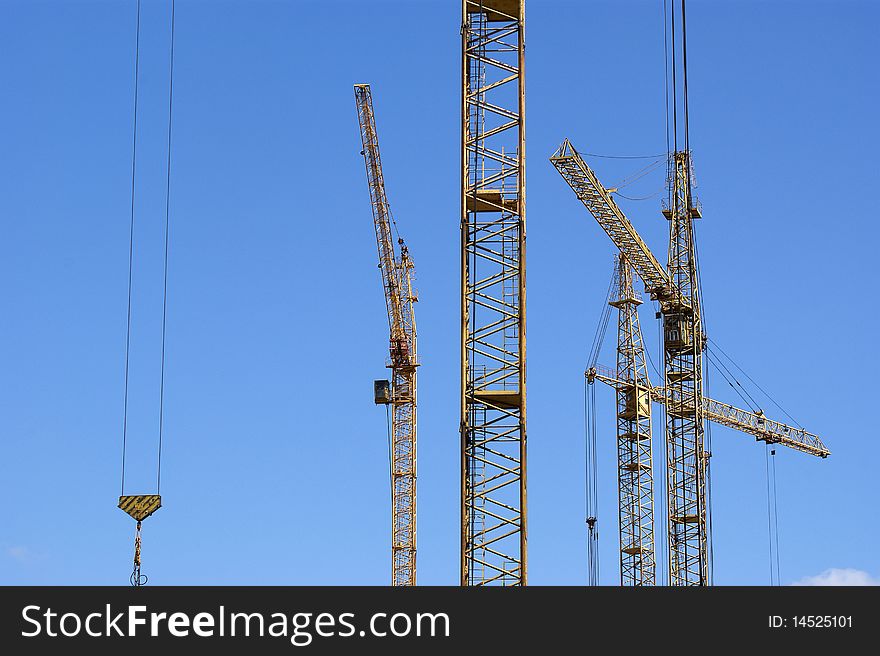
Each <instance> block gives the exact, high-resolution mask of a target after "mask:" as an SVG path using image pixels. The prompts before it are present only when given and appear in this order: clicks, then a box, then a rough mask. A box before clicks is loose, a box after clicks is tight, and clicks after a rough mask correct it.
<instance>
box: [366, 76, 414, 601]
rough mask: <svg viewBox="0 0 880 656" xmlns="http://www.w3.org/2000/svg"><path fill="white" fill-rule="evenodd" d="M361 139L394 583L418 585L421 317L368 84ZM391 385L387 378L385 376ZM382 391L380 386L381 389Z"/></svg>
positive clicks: (378, 397) (392, 577) (378, 398)
mask: <svg viewBox="0 0 880 656" xmlns="http://www.w3.org/2000/svg"><path fill="white" fill-rule="evenodd" d="M354 94H355V101H356V104H357V111H358V122H359V124H360V132H361V143H362V145H363V153H362V154H363V156H364V163H365V165H366V171H367V184H368V186H369V190H370V204H371V206H372V210H373V224H374V227H375V231H376V244H377V246H378V250H379V269H380V271H381V273H382V287H383V290H384V292H385V307H386V310H387V313H388V327H389V334H390V336H389V345H388V351H389V359H388V367H389V368H390V369H391V388H390V390H385V392H387V393H383V394H381V395H379V394H378V393H377V399H376V400H377V403H383V404H386V405H390V407H391V436H390V440H391V561H392V563H391V582H392V584H393V585H415V584H416V367H418V358H417V352H416V322H415V312H414V309H413V304H414V303H415V302H416V300H417V298H416V295H415V293H414V291H413V287H412V278H413V273H414V266H413V262H412V259H411V258H410V256H409V251H408V250H407V247H406V246H405V245H404V243H403V240H402V239H398V243H399V246H400V254H399V255H398V254H397V252H396V250H395V246H394V239H393V229H392V222H393V219H392V215H391V209H390V207H389V205H388V199H387V198H386V196H385V179H384V176H383V173H382V161H381V158H380V156H379V140H378V136H377V134H376V119H375V116H374V114H373V97H372V92H371V90H370V86H369V85H368V84H357V85H355V87H354ZM385 384H386V385H387V381H385ZM377 392H378V390H377Z"/></svg>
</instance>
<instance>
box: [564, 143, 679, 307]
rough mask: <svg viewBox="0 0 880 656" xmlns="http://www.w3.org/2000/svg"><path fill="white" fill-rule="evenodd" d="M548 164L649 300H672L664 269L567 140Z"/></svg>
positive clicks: (671, 291) (670, 285)
mask: <svg viewBox="0 0 880 656" xmlns="http://www.w3.org/2000/svg"><path fill="white" fill-rule="evenodd" d="M550 162H551V163H552V164H553V166H554V167H556V170H557V171H559V174H560V175H561V176H562V177H563V179H564V180H565V181H566V182H567V183H568V186H569V187H571V189H572V191H574V193H575V194H576V195H577V197H578V199H579V200H580V201H581V202H582V203H583V204H584V207H586V208H587V210H588V211H589V212H590V214H592V215H593V216H594V217H595V219H596V221H597V222H598V223H599V225H600V226H601V227H602V229H603V230H604V231H605V232H606V233H607V234H608V236H609V237H611V241H612V242H614V245H615V246H617V248H618V250H619V251H620V252H621V253H623V254H624V255H626V259H627V260H628V261H629V263H630V264H631V265H632V267H633V268H634V269H635V270H636V273H638V274H639V277H640V278H641V279H642V280H643V281H644V283H645V289H647V290H648V292H649V293H650V294H651V297H652V298H655V299H659V300H660V301H664V300H666V299H669V298H671V297H673V296H674V295H675V290H674V288H673V285H672V280H671V278H670V277H669V274H668V273H667V272H666V269H665V268H664V267H663V265H662V264H660V261H659V260H658V259H657V258H656V257H655V256H654V253H652V252H651V249H650V248H648V245H647V244H646V243H645V241H644V240H643V239H642V237H641V236H640V235H639V233H638V232H637V231H636V229H635V227H634V226H633V224H632V223H630V221H629V219H627V218H626V216H625V215H624V214H623V212H622V211H621V209H620V208H619V207H618V206H617V203H615V202H614V199H613V198H612V197H611V192H610V191H608V189H606V188H605V187H604V185H603V184H602V183H601V182H599V179H598V178H597V177H596V174H595V173H593V170H592V169H591V168H590V167H589V166H587V163H586V162H585V161H584V160H583V158H582V157H581V156H580V154H579V153H578V152H577V151H576V150H575V149H574V146H572V145H571V142H570V141H569V140H568V139H566V140H565V141H563V142H562V145H561V146H560V147H559V150H557V151H556V152H555V153H554V154H553V156H552V157H551V158H550Z"/></svg>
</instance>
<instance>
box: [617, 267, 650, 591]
mask: <svg viewBox="0 0 880 656" xmlns="http://www.w3.org/2000/svg"><path fill="white" fill-rule="evenodd" d="M615 275H616V277H617V289H618V293H617V298H616V300H613V301H611V305H612V306H613V307H615V308H617V379H618V380H619V381H620V382H619V384H618V385H617V386H616V391H617V483H618V502H619V503H618V507H619V527H620V582H621V585H654V474H653V467H652V463H651V383H650V380H649V378H648V365H647V361H646V358H645V345H644V342H643V341H642V331H641V327H640V326H639V314H638V306H639V305H641V303H642V300H641V299H640V298H639V297H638V296H637V295H636V293H635V291H634V289H633V284H632V269H631V267H630V265H629V262H627V260H626V256H625V255H623V254H621V255H620V257H619V260H618V262H617V269H616V274H615Z"/></svg>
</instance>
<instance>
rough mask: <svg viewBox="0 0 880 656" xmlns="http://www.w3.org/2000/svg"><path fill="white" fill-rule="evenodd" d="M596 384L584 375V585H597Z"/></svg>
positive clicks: (590, 363)
mask: <svg viewBox="0 0 880 656" xmlns="http://www.w3.org/2000/svg"><path fill="white" fill-rule="evenodd" d="M617 276H618V273H617V268H616V267H615V269H614V274H612V276H611V281H610V282H609V283H608V290H607V291H606V292H605V299H604V301H603V303H602V311H601V312H600V316H599V323H598V325H597V326H596V332H595V334H594V335H593V344H592V347H591V348H590V354H589V357H588V358H587V372H589V371H590V370H592V369H593V368H594V367H595V366H596V362H597V361H598V359H599V353H600V351H601V350H602V344H603V343H604V341H605V334H606V332H607V330H608V321H609V319H610V318H611V305H609V302H610V301H611V297H612V295H613V294H614V289H615V286H616V282H617V279H618V278H617ZM596 433H597V430H596V386H595V385H593V384H592V383H591V382H590V380H589V379H588V378H587V377H586V376H584V454H585V460H584V497H585V499H584V505H585V511H586V520H585V521H586V524H587V579H588V585H590V586H597V585H599V525H598V522H599V518H598V513H599V509H598V499H599V484H598V479H599V467H598V459H597V456H596V441H597V440H596Z"/></svg>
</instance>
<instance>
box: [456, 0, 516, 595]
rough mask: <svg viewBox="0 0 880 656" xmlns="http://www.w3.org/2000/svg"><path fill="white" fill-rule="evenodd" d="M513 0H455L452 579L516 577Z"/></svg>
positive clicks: (508, 580) (508, 581)
mask: <svg viewBox="0 0 880 656" xmlns="http://www.w3.org/2000/svg"><path fill="white" fill-rule="evenodd" d="M524 6H525V2H524V0H462V30H461V35H462V170H461V171H462V198H461V249H462V250H461V267H462V271H461V281H462V289H461V303H462V307H461V319H462V322H461V350H462V352H461V427H460V432H461V481H462V490H461V584H462V585H490V584H491V585H525V584H526V580H527V576H526V573H527V567H526V564H527V558H526V555H527V550H526V388H525V124H524V108H525V104H524V103H525V101H524V78H523V74H524V68H523V66H524V41H523V36H524V25H525V21H524Z"/></svg>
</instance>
